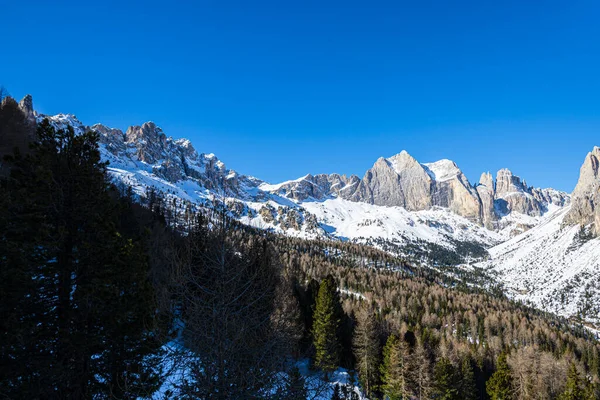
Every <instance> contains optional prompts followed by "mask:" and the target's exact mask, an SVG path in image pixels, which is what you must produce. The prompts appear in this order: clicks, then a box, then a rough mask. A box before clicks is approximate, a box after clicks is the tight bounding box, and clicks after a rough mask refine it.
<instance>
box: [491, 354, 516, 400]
mask: <svg viewBox="0 0 600 400" xmlns="http://www.w3.org/2000/svg"><path fill="white" fill-rule="evenodd" d="M506 358H507V354H506V353H505V352H503V353H500V355H499V356H498V360H497V362H496V371H495V372H494V374H493V375H492V376H491V377H490V379H489V380H488V381H487V382H486V385H485V386H486V391H487V394H488V395H489V396H490V398H491V399H492V400H510V399H512V398H513V388H512V376H511V370H510V367H509V365H508V362H507V361H506Z"/></svg>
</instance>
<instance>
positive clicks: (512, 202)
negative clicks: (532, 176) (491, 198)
mask: <svg viewBox="0 0 600 400" xmlns="http://www.w3.org/2000/svg"><path fill="white" fill-rule="evenodd" d="M495 199H496V204H497V205H498V209H499V210H500V212H501V213H503V214H506V213H509V212H512V211H516V212H518V213H520V214H525V215H532V216H540V215H542V214H543V213H544V211H545V210H544V208H545V207H544V205H543V204H542V203H540V202H539V201H538V200H537V199H535V198H534V197H533V195H532V194H531V193H530V190H529V188H527V185H526V184H525V183H524V182H521V178H519V177H518V176H515V175H513V173H512V172H511V171H510V170H508V169H501V170H500V171H498V175H497V176H496V194H495Z"/></svg>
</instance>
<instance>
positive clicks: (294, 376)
mask: <svg viewBox="0 0 600 400" xmlns="http://www.w3.org/2000/svg"><path fill="white" fill-rule="evenodd" d="M307 394H308V392H307V390H306V381H305V379H304V377H303V376H302V374H300V370H299V369H298V367H293V368H292V369H291V370H290V372H289V373H288V377H287V381H286V385H285V393H284V396H283V397H284V399H286V400H306V396H307Z"/></svg>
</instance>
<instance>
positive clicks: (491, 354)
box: [0, 97, 600, 399]
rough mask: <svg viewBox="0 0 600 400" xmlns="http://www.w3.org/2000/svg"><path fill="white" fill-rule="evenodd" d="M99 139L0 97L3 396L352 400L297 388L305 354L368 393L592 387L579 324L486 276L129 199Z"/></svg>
mask: <svg viewBox="0 0 600 400" xmlns="http://www.w3.org/2000/svg"><path fill="white" fill-rule="evenodd" d="M98 140H99V138H98V135H97V133H94V132H86V133H78V134H76V133H75V131H74V130H73V129H69V128H68V129H66V130H57V129H56V128H55V127H54V126H53V125H51V124H50V123H49V122H48V121H44V122H42V123H41V124H38V125H36V124H35V123H34V122H32V121H31V120H29V119H28V118H27V116H26V115H25V114H23V113H22V112H21V111H20V110H19V107H18V105H17V103H16V102H15V101H14V100H13V99H11V98H9V97H7V98H6V99H4V100H3V101H2V106H1V108H0V151H2V153H3V154H2V156H3V157H4V158H3V161H2V164H1V169H0V174H1V179H0V298H1V300H2V301H0V317H1V318H0V335H1V336H0V397H2V398H7V399H92V398H93V399H137V398H178V399H179V398H182V399H213V398H214V399H252V398H267V399H268V398H273V399H304V398H311V396H313V397H314V396H321V397H320V398H323V396H324V395H325V393H326V396H327V397H326V398H335V399H341V398H349V399H350V398H356V396H357V394H356V393H355V392H352V391H351V390H348V388H343V387H336V388H335V390H333V391H331V390H324V391H321V392H319V393H315V392H311V391H310V390H308V387H307V385H306V382H305V378H304V377H303V376H302V375H301V374H299V372H298V370H297V368H296V362H297V361H298V360H300V359H306V358H308V359H310V363H311V367H312V368H313V369H315V370H320V371H322V372H323V373H324V375H325V379H327V378H329V377H330V376H331V374H332V373H333V372H334V371H335V370H336V369H337V368H338V367H340V366H341V367H344V368H347V369H349V370H352V371H355V373H356V376H357V379H358V381H359V382H360V388H361V391H362V394H363V395H365V396H367V397H368V398H371V399H376V398H389V399H488V398H490V399H597V398H600V397H599V392H598V391H599V388H600V386H599V374H600V344H599V343H598V341H597V340H596V339H595V338H594V337H593V335H592V334H591V332H589V331H588V330H586V329H585V328H583V327H581V326H575V325H573V324H572V323H571V322H569V321H568V320H565V319H562V318H558V317H556V316H553V315H551V314H547V313H543V312H541V311H538V310H536V309H533V308H530V307H527V306H524V305H522V304H518V303H515V302H512V301H510V300H508V299H507V298H506V297H504V296H503V294H502V293H501V291H499V290H493V288H491V289H492V290H487V289H483V288H481V287H479V286H474V285H473V284H472V283H473V282H474V281H476V280H477V279H485V274H483V277H482V276H473V273H472V272H466V271H461V270H459V269H453V270H449V271H440V270H437V269H432V268H426V267H417V266H413V265H410V264H409V263H408V262H406V261H405V260H402V259H400V258H397V257H394V256H392V255H390V254H389V253H387V252H385V251H382V250H378V249H376V248H374V247H371V246H368V245H364V244H355V243H348V242H341V241H322V240H305V239H299V238H292V237H287V236H283V235H277V234H275V233H272V232H269V231H265V230H259V229H254V228H250V227H248V226H245V225H243V224H241V223H239V222H237V221H235V220H234V219H232V218H230V217H229V216H228V214H227V211H226V210H225V208H224V207H223V206H222V203H220V202H219V201H215V202H214V204H213V205H211V206H208V205H205V206H202V207H200V206H192V205H191V204H187V205H182V204H177V203H175V204H174V203H173V200H170V201H169V200H166V197H165V194H164V193H161V192H154V191H153V192H151V193H148V194H147V195H146V196H138V195H134V194H133V193H132V192H131V190H129V189H128V188H127V187H123V186H120V187H116V186H115V185H113V183H112V182H111V181H110V180H109V179H108V176H107V173H106V169H107V165H106V164H105V163H103V162H102V161H101V158H100V152H99V149H98V146H99V144H98ZM466 274H469V276H467V275H466ZM482 286H484V285H482ZM175 370H180V371H181V370H184V371H185V373H184V374H181V375H178V378H177V379H175V381H174V382H173V376H175V375H174V371H175ZM166 381H170V382H172V384H171V386H170V387H169V388H168V389H167V390H164V387H165V386H164V384H165V382H166ZM330 392H331V393H330ZM331 396H333V397H331Z"/></svg>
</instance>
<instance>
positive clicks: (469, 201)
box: [424, 160, 482, 222]
mask: <svg viewBox="0 0 600 400" xmlns="http://www.w3.org/2000/svg"><path fill="white" fill-rule="evenodd" d="M424 166H425V167H426V168H427V170H428V172H429V174H430V176H431V178H432V187H431V193H432V200H433V201H432V203H433V205H434V206H439V207H444V208H448V209H450V210H451V211H452V212H454V213H456V214H458V215H460V216H463V217H465V218H467V219H469V220H471V221H477V222H480V220H481V210H482V203H481V201H480V198H479V194H478V193H477V190H476V189H475V188H474V187H473V186H471V184H470V183H469V181H468V179H467V177H466V176H465V175H464V174H463V173H462V171H461V170H460V169H459V168H458V166H457V165H456V164H455V163H454V162H453V161H450V160H441V161H438V162H435V163H431V164H424Z"/></svg>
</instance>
